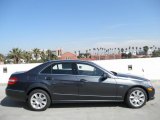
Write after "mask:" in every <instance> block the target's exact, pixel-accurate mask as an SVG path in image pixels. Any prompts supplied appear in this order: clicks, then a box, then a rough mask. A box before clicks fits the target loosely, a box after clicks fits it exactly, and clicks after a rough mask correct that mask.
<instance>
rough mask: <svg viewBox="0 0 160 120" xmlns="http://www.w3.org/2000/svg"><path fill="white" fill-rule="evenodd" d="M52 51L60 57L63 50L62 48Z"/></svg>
mask: <svg viewBox="0 0 160 120" xmlns="http://www.w3.org/2000/svg"><path fill="white" fill-rule="evenodd" d="M52 53H53V54H54V55H56V56H57V57H61V55H62V53H63V52H62V49H57V50H53V51H52Z"/></svg>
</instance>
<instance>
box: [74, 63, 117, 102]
mask: <svg viewBox="0 0 160 120" xmlns="http://www.w3.org/2000/svg"><path fill="white" fill-rule="evenodd" d="M77 71H78V73H77V79H78V80H79V87H78V91H79V98H78V99H80V100H93V101H94V100H115V99H116V81H115V79H113V78H111V77H109V76H108V78H107V79H106V80H103V81H102V80H101V77H102V75H103V74H104V71H103V70H101V69H99V68H97V67H95V66H93V65H89V64H86V63H77ZM105 74H107V73H105Z"/></svg>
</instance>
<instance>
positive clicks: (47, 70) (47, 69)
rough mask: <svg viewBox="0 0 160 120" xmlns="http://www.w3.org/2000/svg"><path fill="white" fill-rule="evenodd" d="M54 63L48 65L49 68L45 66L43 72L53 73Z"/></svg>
mask: <svg viewBox="0 0 160 120" xmlns="http://www.w3.org/2000/svg"><path fill="white" fill-rule="evenodd" d="M51 68H52V65H50V66H48V67H47V68H45V69H44V70H43V71H42V72H41V73H44V74H51V73H52V71H51V70H52V69H51Z"/></svg>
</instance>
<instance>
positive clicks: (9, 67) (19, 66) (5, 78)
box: [0, 63, 41, 83]
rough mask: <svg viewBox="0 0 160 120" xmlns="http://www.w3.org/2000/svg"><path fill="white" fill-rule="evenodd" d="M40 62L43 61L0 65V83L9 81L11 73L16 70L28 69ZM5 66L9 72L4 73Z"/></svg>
mask: <svg viewBox="0 0 160 120" xmlns="http://www.w3.org/2000/svg"><path fill="white" fill-rule="evenodd" d="M40 64H41V63H32V64H4V65H0V83H7V82H8V79H9V77H10V75H11V74H12V73H14V72H17V71H27V70H29V69H31V68H33V67H35V66H37V65H40ZM3 68H7V73H3Z"/></svg>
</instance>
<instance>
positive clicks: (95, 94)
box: [6, 60, 155, 111]
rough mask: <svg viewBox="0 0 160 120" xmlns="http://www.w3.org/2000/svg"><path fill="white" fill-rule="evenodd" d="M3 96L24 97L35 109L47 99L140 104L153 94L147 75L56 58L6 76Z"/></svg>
mask: <svg viewBox="0 0 160 120" xmlns="http://www.w3.org/2000/svg"><path fill="white" fill-rule="evenodd" d="M6 94H7V96H9V97H11V98H14V99H17V100H21V101H25V102H27V103H28V105H29V107H30V108H31V109H32V110H35V111H42V110H46V109H47V108H48V107H49V106H50V104H51V103H70V102H113V101H114V102H122V101H125V102H126V103H127V105H128V106H129V107H131V108H140V107H142V106H143V105H145V103H146V102H147V101H149V100H152V99H153V98H154V94H155V90H154V88H153V86H152V84H151V82H150V81H149V80H148V79H145V78H141V77H137V76H131V75H125V74H119V73H116V72H110V71H107V70H106V69H104V68H102V67H100V66H98V65H97V64H95V63H93V62H88V61H79V60H58V61H49V62H46V63H43V64H41V65H39V66H37V67H35V68H33V69H31V70H29V71H27V72H21V73H14V74H12V75H11V76H10V79H9V81H8V86H7V88H6Z"/></svg>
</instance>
